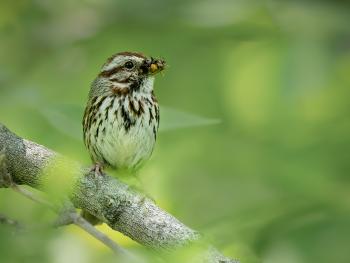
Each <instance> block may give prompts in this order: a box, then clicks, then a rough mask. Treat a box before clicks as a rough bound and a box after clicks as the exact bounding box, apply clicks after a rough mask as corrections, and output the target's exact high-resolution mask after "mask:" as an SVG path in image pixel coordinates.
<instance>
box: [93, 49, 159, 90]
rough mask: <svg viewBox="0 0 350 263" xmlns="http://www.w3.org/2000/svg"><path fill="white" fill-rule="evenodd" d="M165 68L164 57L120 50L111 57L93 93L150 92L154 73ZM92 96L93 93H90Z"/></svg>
mask: <svg viewBox="0 0 350 263" xmlns="http://www.w3.org/2000/svg"><path fill="white" fill-rule="evenodd" d="M164 68H165V61H164V60H163V59H154V58H152V57H146V56H144V55H143V54H141V53H134V52H120V53H117V54H115V55H113V56H112V57H110V58H109V59H108V60H107V62H106V63H105V64H104V65H103V66H102V68H101V72H100V73H99V75H98V77H97V78H96V80H95V81H94V83H93V85H92V90H91V92H92V93H96V94H93V95H101V94H107V93H110V92H112V93H116V94H118V93H121V94H129V93H132V92H141V93H149V92H152V90H153V81H154V75H155V74H156V73H158V72H160V71H162V70H163V69H164ZM90 96H91V94H90Z"/></svg>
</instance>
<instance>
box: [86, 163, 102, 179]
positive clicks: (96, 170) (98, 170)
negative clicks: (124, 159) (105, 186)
mask: <svg viewBox="0 0 350 263" xmlns="http://www.w3.org/2000/svg"><path fill="white" fill-rule="evenodd" d="M90 172H94V174H95V178H98V177H99V176H104V175H105V173H104V172H103V165H102V164H100V163H95V164H94V166H93V167H92V168H91V170H90Z"/></svg>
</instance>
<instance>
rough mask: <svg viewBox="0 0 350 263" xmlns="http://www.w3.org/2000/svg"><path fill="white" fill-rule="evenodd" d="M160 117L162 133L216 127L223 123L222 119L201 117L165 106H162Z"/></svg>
mask: <svg viewBox="0 0 350 263" xmlns="http://www.w3.org/2000/svg"><path fill="white" fill-rule="evenodd" d="M160 116H161V117H160V118H161V120H160V125H159V131H160V132H164V131H170V130H176V129H182V128H191V127H199V126H209V125H216V124H219V123H221V120H220V119H212V118H206V117H201V116H198V115H195V114H192V113H187V112H183V111H180V110H177V109H173V108H170V107H165V106H161V109H160Z"/></svg>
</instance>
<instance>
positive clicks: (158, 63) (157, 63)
mask: <svg viewBox="0 0 350 263" xmlns="http://www.w3.org/2000/svg"><path fill="white" fill-rule="evenodd" d="M164 68H165V61H164V60H163V59H154V58H151V64H150V66H149V72H150V73H151V74H155V73H158V72H160V71H162V70H163V69H164Z"/></svg>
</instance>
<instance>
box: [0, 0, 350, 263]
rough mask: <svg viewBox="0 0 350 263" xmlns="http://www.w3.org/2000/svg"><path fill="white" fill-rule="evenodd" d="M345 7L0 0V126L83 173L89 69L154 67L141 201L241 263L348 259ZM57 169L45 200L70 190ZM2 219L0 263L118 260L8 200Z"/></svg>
mask: <svg viewBox="0 0 350 263" xmlns="http://www.w3.org/2000/svg"><path fill="white" fill-rule="evenodd" d="M349 11H350V10H349V6H348V5H347V4H346V3H345V2H343V1H291V0H289V1H267V2H266V1H263V2H261V1H256V0H251V1H225V0H220V1H196V0H192V1H184V0H181V1H160V0H153V1H110V0H103V1H94V0H85V1H68V0H64V1H59V2H54V1H29V0H21V1H5V2H4V1H3V2H1V4H0V35H1V42H0V57H1V61H0V121H1V122H4V124H6V125H7V126H9V128H11V129H12V130H14V131H15V132H16V133H18V134H19V135H21V136H23V137H27V138H29V139H31V140H34V141H36V142H38V143H41V144H44V145H46V146H48V147H50V148H52V149H55V150H56V151H59V152H61V153H64V154H66V155H68V156H71V157H73V158H74V159H77V160H79V161H81V162H84V163H86V164H89V163H90V160H89V157H88V154H87V152H86V150H85V148H84V146H83V143H82V139H81V134H82V132H81V117H82V115H83V109H84V106H85V103H86V98H87V93H88V90H89V85H90V82H91V81H92V79H93V78H94V77H95V75H96V74H97V72H98V70H99V68H100V66H101V65H102V63H103V62H104V61H105V59H106V58H107V57H109V56H110V55H111V54H113V53H115V52H118V51H123V50H134V51H142V52H144V53H146V54H149V55H153V56H163V57H164V58H165V59H166V60H167V62H168V64H169V65H170V67H169V69H168V70H167V71H166V72H165V74H164V76H160V77H159V78H158V79H157V80H156V83H155V92H156V94H157V97H158V100H159V101H160V104H161V105H162V106H163V107H162V108H161V125H160V127H161V129H162V131H163V132H162V133H160V135H159V138H158V142H157V145H156V149H155V152H154V154H153V157H152V159H151V160H150V161H149V163H147V164H146V166H145V167H144V168H143V170H142V171H140V175H139V176H140V180H141V181H142V184H143V185H144V188H145V189H146V192H147V193H149V194H150V195H152V196H153V197H154V199H156V200H157V203H159V204H160V205H161V206H162V207H164V208H165V209H167V210H168V211H170V212H171V213H172V214H174V215H175V216H176V217H178V218H179V219H181V220H182V221H183V222H185V223H186V224H188V225H190V226H191V227H193V228H195V229H198V230H199V231H200V232H202V233H204V234H205V236H206V237H207V238H208V239H209V240H211V242H212V243H213V244H215V245H216V246H217V247H218V248H219V250H221V251H223V252H225V253H226V254H227V255H228V256H231V257H233V258H238V259H240V260H241V262H242V263H257V262H270V263H274V262H287V263H288V262H293V263H294V262H297V263H304V262H305V263H306V262H318V263H328V262H338V263H343V262H344V263H346V262H349V260H350V255H349V252H348V245H349V243H350V238H349V236H350V228H349V223H348V222H349V220H350V213H349V209H348V199H349V198H348V196H349V190H348V189H349V184H350V181H349V176H348V171H349V170H350V165H349V161H348V154H349V150H350V137H349V134H350V114H349V113H350V108H349V96H350V89H349V87H350V74H349V72H350V49H349V33H350V31H349V21H348V17H349ZM204 116H205V117H204ZM180 128H181V129H180ZM62 173H64V170H63V171H58V172H57V171H56V172H52V176H55V179H57V181H55V183H54V184H50V185H47V187H48V188H49V189H50V192H51V193H52V194H53V195H54V196H53V197H54V198H56V195H55V194H56V193H60V190H62V189H61V188H65V186H67V185H69V183H67V180H69V178H65V177H63V176H62V177H60V176H61V174H62ZM60 180H61V181H60ZM56 187H57V188H60V189H58V191H57V192H56V191H55V190H56V189H55V188H56ZM66 190H69V189H66ZM0 212H1V213H4V214H8V215H9V216H11V217H12V218H16V219H18V220H19V221H21V222H23V223H24V224H25V225H27V226H28V227H29V231H28V232H26V233H24V234H23V233H15V234H12V233H13V229H12V228H11V227H6V226H4V225H0V254H1V260H0V261H1V262H4V263H11V262H20V261H23V262H55V263H56V262H57V263H59V262H67V261H73V260H72V258H74V262H77V263H79V262H97V261H103V262H112V261H113V262H115V261H114V255H112V254H111V253H110V252H109V251H108V250H107V249H105V248H104V247H102V246H101V245H100V244H97V243H96V242H94V241H92V240H91V239H89V238H88V237H86V236H85V235H84V234H83V233H81V232H80V231H78V230H76V229H75V228H74V227H69V228H67V229H61V230H52V229H50V228H48V227H42V228H40V226H45V225H47V224H49V223H50V222H51V220H53V215H52V214H50V212H48V211H46V210H45V209H44V208H41V207H40V206H37V205H35V204H32V203H30V202H29V201H28V200H24V199H23V198H21V197H18V196H16V195H15V194H14V193H11V192H10V191H9V190H1V191H0ZM38 226H39V227H38ZM32 229H34V230H32ZM38 229H39V230H38ZM40 229H41V230H40ZM107 231H108V230H107ZM108 234H109V235H112V236H113V233H112V231H110V232H108ZM113 237H114V236H113ZM114 238H116V239H117V240H118V242H120V243H121V244H122V245H123V246H125V247H127V248H129V249H130V250H132V251H134V252H135V253H140V254H142V255H145V256H146V257H149V258H151V259H152V260H153V262H158V259H155V258H157V256H155V255H154V254H152V253H150V252H148V251H146V250H145V249H143V248H140V247H139V246H137V245H135V243H133V242H130V240H128V239H126V238H123V237H120V236H117V237H114ZM72 247H74V249H72ZM196 251H197V250H196V249H194V250H189V251H186V252H184V253H180V254H179V255H171V256H169V257H170V258H169V261H170V262H176V260H178V262H180V261H185V260H188V258H191V255H192V253H193V255H195V254H196ZM68 259H70V260H68ZM152 260H151V261H152Z"/></svg>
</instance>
